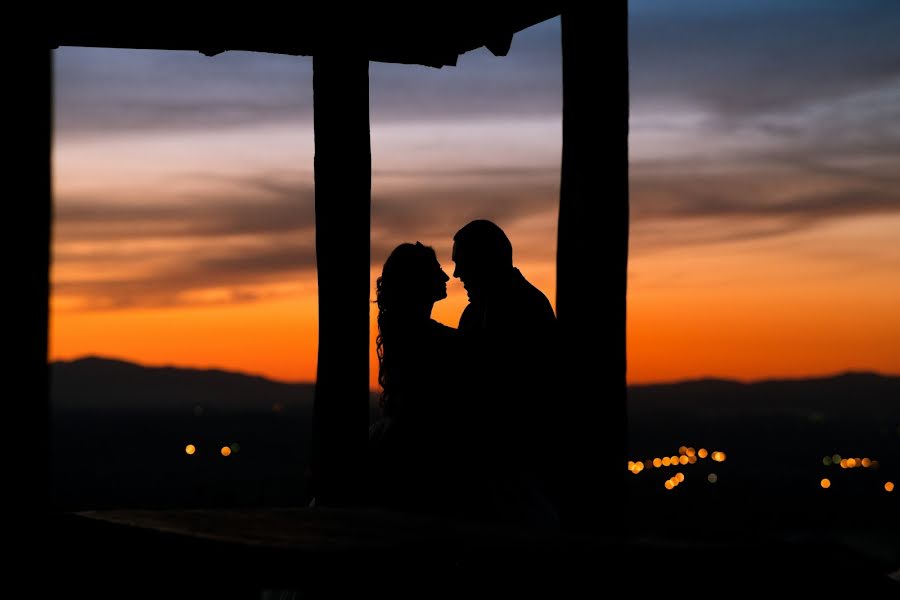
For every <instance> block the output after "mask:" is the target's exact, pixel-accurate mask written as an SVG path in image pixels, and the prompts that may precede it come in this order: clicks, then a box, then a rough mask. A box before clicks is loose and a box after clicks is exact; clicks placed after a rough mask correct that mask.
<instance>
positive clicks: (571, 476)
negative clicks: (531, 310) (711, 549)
mask: <svg viewBox="0 0 900 600" xmlns="http://www.w3.org/2000/svg"><path fill="white" fill-rule="evenodd" d="M586 10H587V9H580V8H570V9H566V10H565V11H563V13H562V18H561V21H562V56H563V59H562V61H563V151H562V180H561V183H560V206H559V240H558V249H557V301H556V308H557V315H558V318H559V328H560V341H561V348H560V351H561V356H562V358H563V360H562V365H563V367H562V368H563V372H562V374H561V380H560V381H561V385H560V392H561V396H560V398H559V399H558V401H559V402H560V406H561V407H562V408H563V410H565V411H566V413H567V414H568V417H569V418H568V427H567V429H568V430H569V431H570V432H571V434H572V437H571V439H572V440H573V443H572V445H571V446H570V447H569V448H568V453H569V455H570V457H571V460H570V461H567V464H568V466H567V467H566V469H567V470H569V471H568V472H567V473H566V477H565V479H566V480H567V481H568V485H567V492H566V494H565V498H566V501H565V503H564V510H563V513H564V514H563V515H562V516H563V523H564V526H567V527H569V528H573V529H588V530H592V531H599V532H606V533H618V532H619V531H618V527H617V524H621V523H622V522H623V521H624V519H623V514H624V513H623V511H624V508H625V486H626V483H627V482H626V479H625V478H626V475H628V471H627V469H626V461H627V459H626V433H627V410H626V408H627V405H626V398H627V387H626V378H625V374H626V364H625V359H626V354H625V317H626V313H625V309H626V284H627V269H628V218H629V216H628V4H627V1H626V0H617V1H615V2H610V3H605V4H604V7H603V8H602V9H601V12H600V17H599V18H591V17H589V16H588V15H587V14H585V13H586ZM592 10H596V9H592ZM601 39H602V40H604V41H603V42H602V43H601V42H599V41H598V40H601Z"/></svg>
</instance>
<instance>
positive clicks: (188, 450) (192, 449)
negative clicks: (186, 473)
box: [184, 444, 197, 454]
mask: <svg viewBox="0 0 900 600" xmlns="http://www.w3.org/2000/svg"><path fill="white" fill-rule="evenodd" d="M196 451H197V446H195V445H193V444H188V445H187V446H185V447H184V453H185V454H193V453H194V452H196Z"/></svg>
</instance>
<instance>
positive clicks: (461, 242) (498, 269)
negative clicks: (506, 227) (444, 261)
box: [453, 219, 513, 300]
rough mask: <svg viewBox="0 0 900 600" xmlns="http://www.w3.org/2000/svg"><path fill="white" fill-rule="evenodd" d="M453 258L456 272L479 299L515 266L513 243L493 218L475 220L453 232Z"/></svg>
mask: <svg viewBox="0 0 900 600" xmlns="http://www.w3.org/2000/svg"><path fill="white" fill-rule="evenodd" d="M453 262H454V263H456V267H455V268H454V270H453V276H454V277H456V278H458V279H459V280H460V281H462V282H463V287H465V288H466V292H467V293H468V294H469V300H475V299H477V298H479V297H483V296H484V295H485V292H486V291H487V289H488V288H489V287H490V286H491V284H492V283H494V282H496V281H497V280H498V278H499V277H501V276H502V275H504V274H505V273H508V272H509V271H510V270H511V269H512V264H513V263H512V244H511V243H510V241H509V238H508V237H506V234H505V233H503V230H502V229H500V228H499V227H498V226H497V225H496V224H494V223H492V222H491V221H486V220H484V219H479V220H476V221H472V222H471V223H469V224H468V225H466V226H465V227H463V228H462V229H460V230H459V231H457V232H456V235H454V236H453Z"/></svg>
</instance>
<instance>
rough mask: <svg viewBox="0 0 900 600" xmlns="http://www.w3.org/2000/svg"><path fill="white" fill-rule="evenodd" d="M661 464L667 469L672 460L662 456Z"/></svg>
mask: <svg viewBox="0 0 900 600" xmlns="http://www.w3.org/2000/svg"><path fill="white" fill-rule="evenodd" d="M662 464H663V466H664V467H668V466H669V465H671V464H672V459H671V458H669V457H668V456H663V459H662Z"/></svg>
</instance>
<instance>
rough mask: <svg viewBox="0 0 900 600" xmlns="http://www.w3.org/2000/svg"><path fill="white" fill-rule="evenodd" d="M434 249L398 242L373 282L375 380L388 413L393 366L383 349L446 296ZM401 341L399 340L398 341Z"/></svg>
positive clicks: (401, 335) (383, 407) (382, 405)
mask: <svg viewBox="0 0 900 600" xmlns="http://www.w3.org/2000/svg"><path fill="white" fill-rule="evenodd" d="M449 280H450V278H449V277H448V276H447V274H446V273H444V270H443V269H442V268H441V264H440V263H439V262H438V260H437V255H435V253H434V250H433V249H432V248H429V247H428V246H423V245H422V244H420V243H419V242H416V243H415V244H400V245H399V246H397V247H396V248H394V251H393V252H391V255H390V256H388V258H387V260H386V261H384V267H383V268H382V270H381V277H379V278H378V279H377V281H376V284H375V302H376V304H378V335H377V337H376V338H375V348H376V351H377V354H378V383H380V384H381V387H382V389H383V392H382V394H381V407H382V410H383V411H384V412H385V414H390V412H391V410H392V409H391V406H392V402H391V400H390V397H391V394H392V392H393V388H394V381H393V376H394V375H395V373H394V371H396V365H394V363H393V359H392V357H391V356H392V355H391V354H390V352H386V348H387V347H388V346H391V345H392V344H396V343H398V342H397V341H390V340H402V338H403V336H404V332H406V333H408V332H410V331H411V330H413V329H415V328H416V326H417V325H416V324H417V323H419V322H421V320H422V319H423V318H424V319H426V320H427V319H428V318H429V317H430V316H431V309H432V307H433V306H434V303H435V302H437V301H438V300H441V299H443V298H446V297H447V282H448V281H449ZM399 343H401V344H402V342H399Z"/></svg>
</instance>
